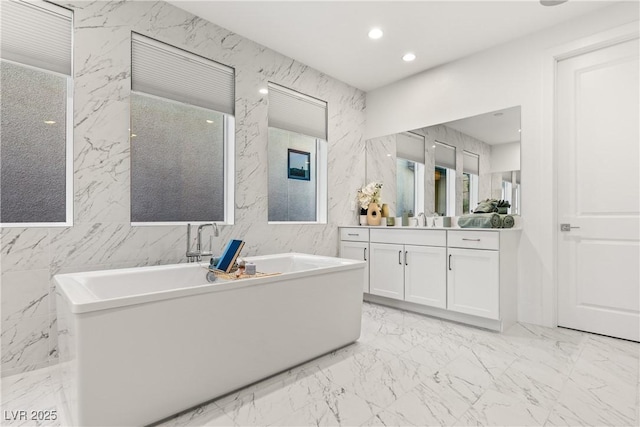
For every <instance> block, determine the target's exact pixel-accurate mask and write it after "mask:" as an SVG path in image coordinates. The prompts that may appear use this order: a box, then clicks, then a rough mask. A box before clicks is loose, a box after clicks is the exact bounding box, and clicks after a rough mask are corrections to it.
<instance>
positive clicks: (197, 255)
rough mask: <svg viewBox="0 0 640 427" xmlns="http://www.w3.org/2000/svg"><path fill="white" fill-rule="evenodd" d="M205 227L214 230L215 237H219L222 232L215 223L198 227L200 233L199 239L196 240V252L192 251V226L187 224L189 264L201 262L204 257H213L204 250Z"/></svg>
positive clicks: (198, 233)
mask: <svg viewBox="0 0 640 427" xmlns="http://www.w3.org/2000/svg"><path fill="white" fill-rule="evenodd" d="M205 227H211V228H213V235H214V236H215V237H218V236H219V234H220V232H219V231H218V225H217V224H216V223H215V222H212V223H208V224H200V225H199V226H198V232H197V236H198V238H197V240H196V250H195V251H192V250H191V224H187V261H188V262H193V261H201V260H202V257H203V256H210V255H212V253H211V252H204V251H203V250H202V229H203V228H205Z"/></svg>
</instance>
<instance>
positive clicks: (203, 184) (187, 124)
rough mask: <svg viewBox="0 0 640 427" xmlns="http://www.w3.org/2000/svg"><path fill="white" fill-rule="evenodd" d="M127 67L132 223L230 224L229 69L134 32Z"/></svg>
mask: <svg viewBox="0 0 640 427" xmlns="http://www.w3.org/2000/svg"><path fill="white" fill-rule="evenodd" d="M131 73H132V76H131V91H132V92H131V134H130V141H131V222H132V223H133V224H134V225H143V224H148V223H152V224H154V225H157V224H162V223H172V224H173V223H176V222H178V223H180V222H182V223H184V222H205V221H207V222H209V221H215V222H224V223H233V164H234V162H233V156H234V153H233V145H234V144H233V137H234V118H233V111H234V104H235V96H234V91H233V89H234V71H233V69H232V68H229V67H227V66H224V65H220V64H218V63H216V62H213V61H211V60H208V59H205V58H202V57H200V56H197V55H194V54H191V53H189V52H185V51H183V50H180V49H178V48H175V47H172V46H169V45H167V44H164V43H160V42H158V41H155V40H153V39H150V38H148V37H144V36H141V35H139V34H135V33H134V34H133V35H132V64H131Z"/></svg>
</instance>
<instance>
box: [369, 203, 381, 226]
mask: <svg viewBox="0 0 640 427" xmlns="http://www.w3.org/2000/svg"><path fill="white" fill-rule="evenodd" d="M381 220H382V214H381V212H380V207H379V206H378V204H377V203H369V208H368V209H367V223H369V225H380V221H381Z"/></svg>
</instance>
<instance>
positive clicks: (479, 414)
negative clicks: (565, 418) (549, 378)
mask: <svg viewBox="0 0 640 427" xmlns="http://www.w3.org/2000/svg"><path fill="white" fill-rule="evenodd" d="M548 413H549V410H548V409H544V408H540V407H538V406H535V405H531V404H526V403H524V402H522V401H520V400H518V399H516V398H514V397H513V396H510V395H508V394H503V393H499V392H497V391H495V390H487V392H486V393H484V394H483V395H482V397H481V398H480V399H478V401H477V402H476V403H474V404H473V406H472V407H471V408H470V409H469V410H468V411H467V412H465V413H464V414H463V415H462V417H460V418H459V419H458V420H457V421H456V422H455V424H456V425H467V426H476V425H477V426H494V425H495V426H541V425H543V424H544V422H545V420H546V418H547V415H548Z"/></svg>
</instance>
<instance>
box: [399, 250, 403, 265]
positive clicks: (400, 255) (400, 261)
mask: <svg viewBox="0 0 640 427" xmlns="http://www.w3.org/2000/svg"><path fill="white" fill-rule="evenodd" d="M401 258H402V251H398V264H400V265H402V259H401Z"/></svg>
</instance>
